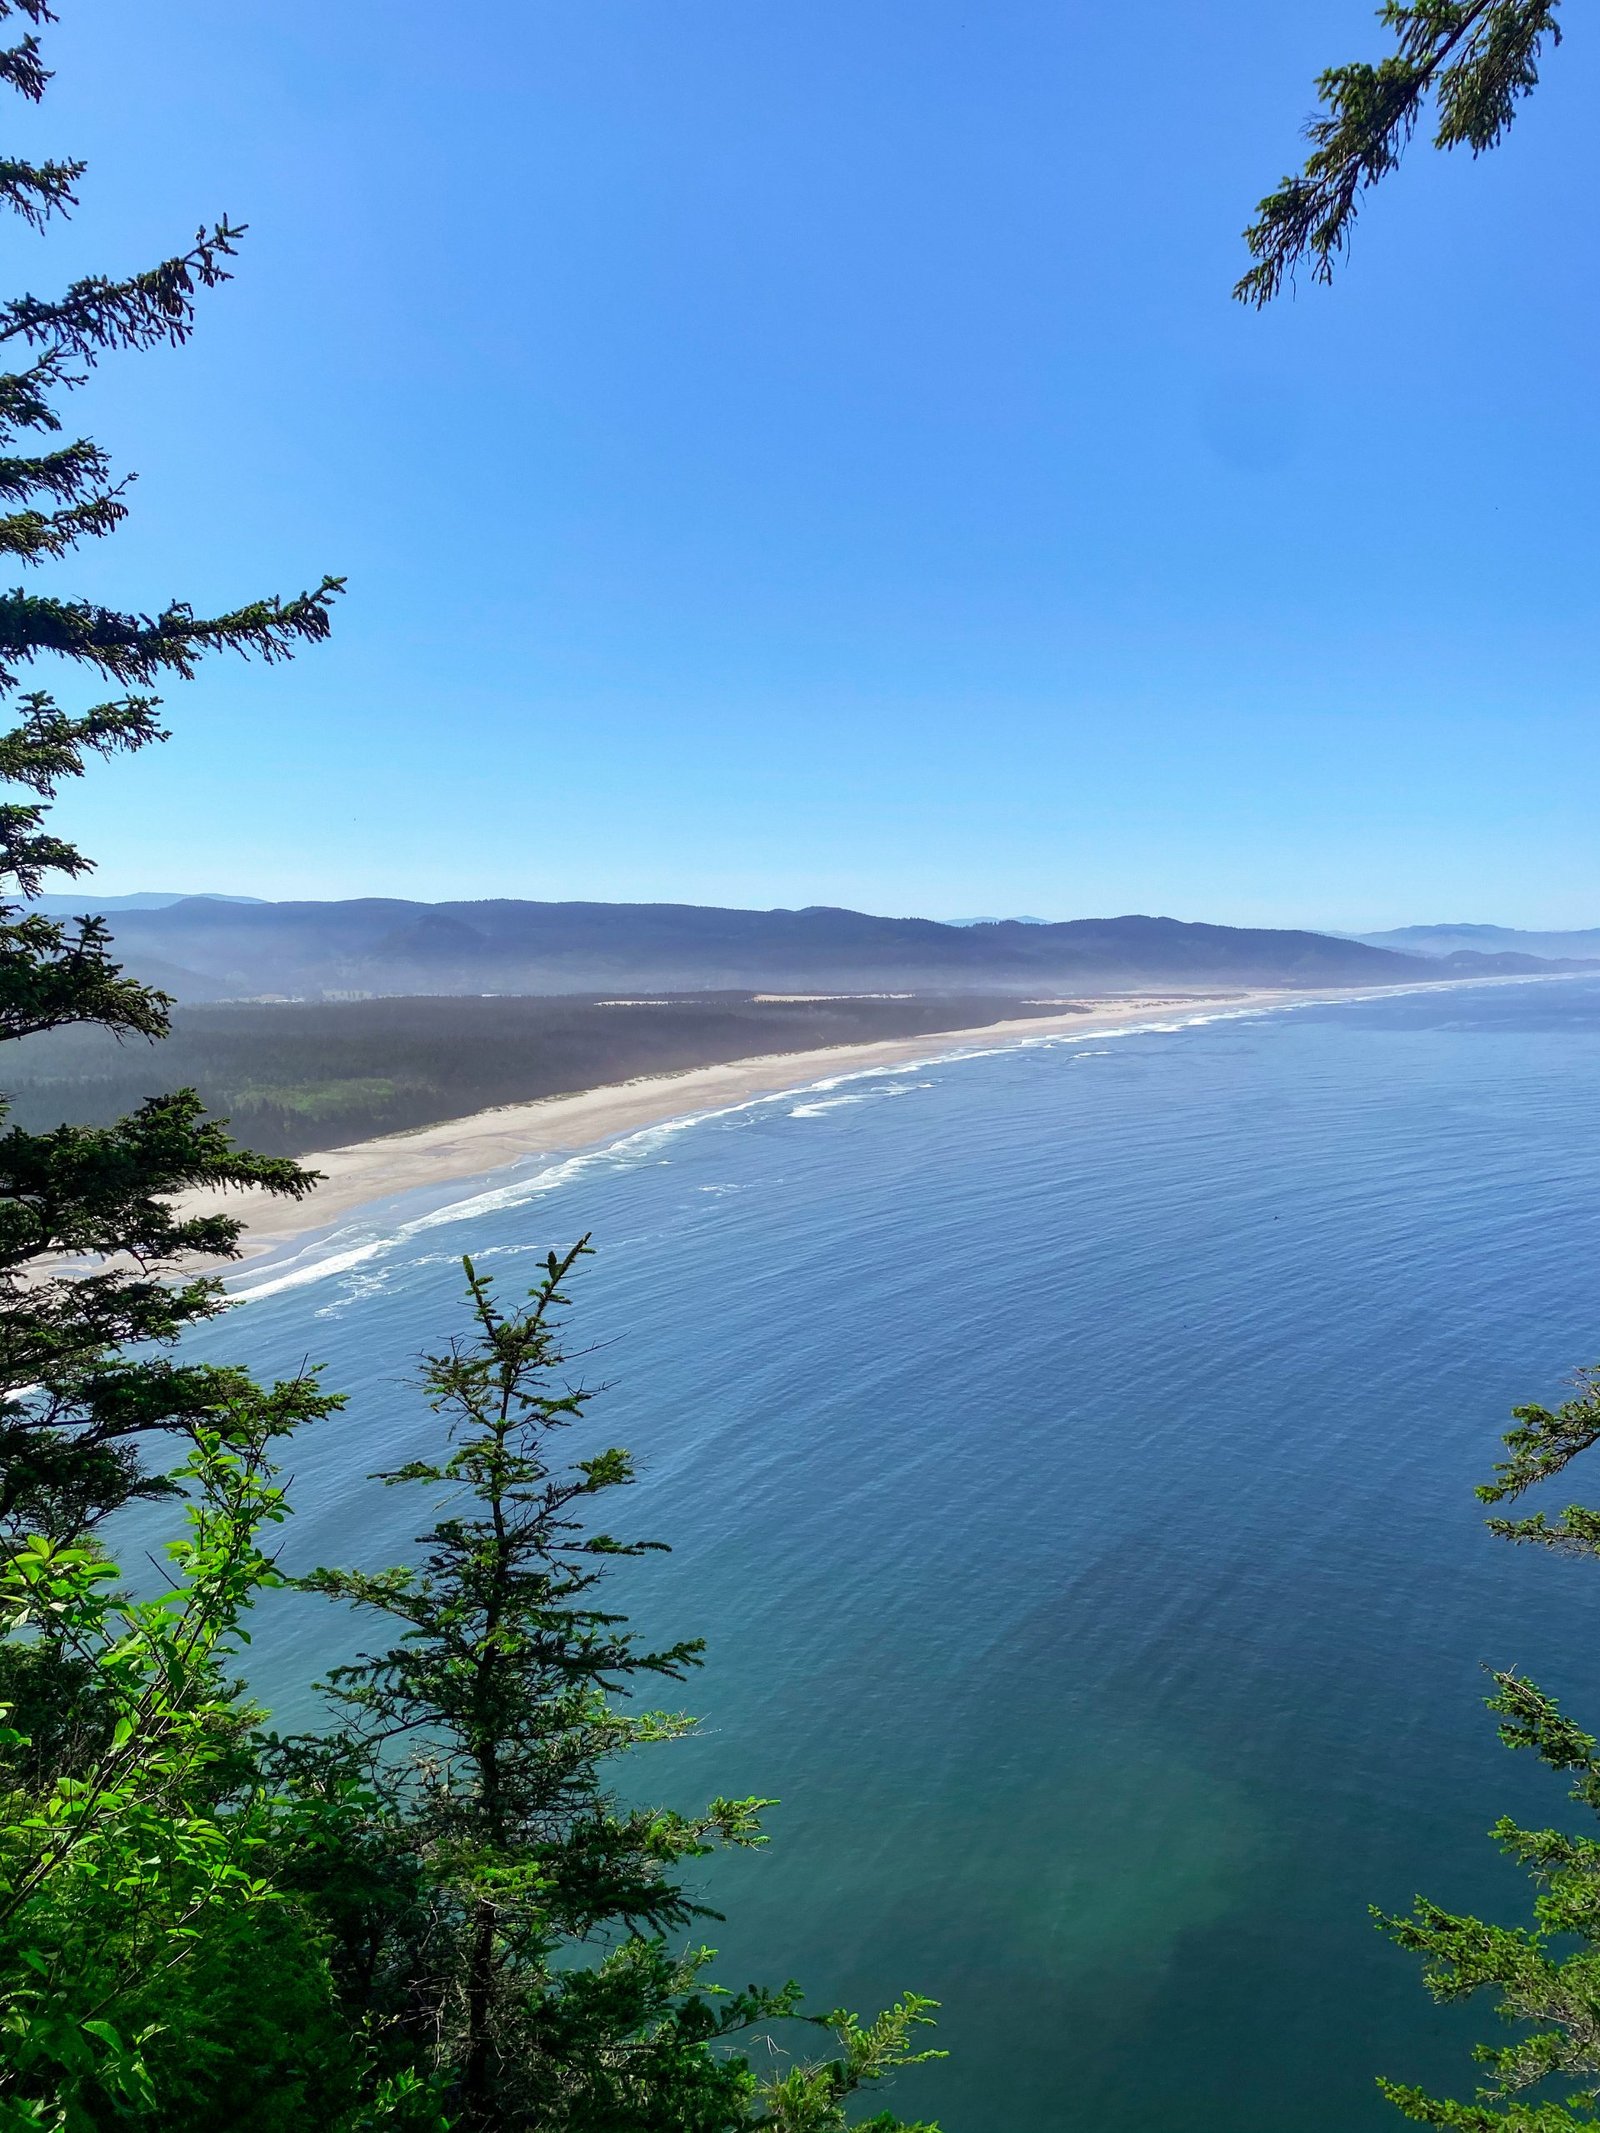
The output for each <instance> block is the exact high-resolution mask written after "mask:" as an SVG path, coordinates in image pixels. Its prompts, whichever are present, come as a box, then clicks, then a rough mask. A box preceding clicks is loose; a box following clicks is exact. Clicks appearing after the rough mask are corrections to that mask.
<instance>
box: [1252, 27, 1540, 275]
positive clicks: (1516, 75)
mask: <svg viewBox="0 0 1600 2133" xmlns="http://www.w3.org/2000/svg"><path fill="white" fill-rule="evenodd" d="M1560 8H1561V0H1412V4H1409V5H1408V4H1404V0H1385V4H1384V6H1382V7H1381V8H1380V9H1379V10H1378V20H1379V21H1380V22H1381V23H1382V24H1383V26H1384V28H1385V29H1387V30H1389V31H1390V32H1391V33H1392V35H1393V40H1394V41H1393V49H1392V50H1391V51H1390V52H1388V53H1387V54H1386V55H1385V57H1384V58H1382V59H1380V60H1378V61H1377V62H1376V63H1374V62H1372V61H1370V60H1356V61H1353V62H1352V63H1351V64H1350V65H1348V66H1342V67H1329V68H1327V69H1326V71H1325V72H1323V73H1322V74H1320V75H1319V76H1318V77H1317V95H1318V99H1319V101H1320V103H1321V106H1322V108H1321V111H1320V112H1319V113H1318V115H1317V116H1316V117H1315V118H1312V119H1311V120H1309V121H1308V123H1307V125H1306V129H1305V131H1306V138H1307V140H1309V142H1310V143H1311V153H1310V155H1309V156H1308V157H1307V159H1306V162H1305V166H1304V168H1303V169H1301V170H1300V171H1297V172H1294V173H1292V174H1291V175H1290V176H1288V177H1286V178H1284V179H1283V180H1282V182H1281V183H1280V184H1279V185H1278V187H1277V189H1276V190H1275V191H1273V192H1270V193H1268V195H1267V196H1266V198H1265V199H1264V200H1263V201H1262V202H1261V204H1260V206H1259V207H1258V209H1257V210H1256V219H1255V221H1254V222H1252V223H1251V224H1250V226H1249V228H1248V229H1247V230H1246V231H1245V233H1244V234H1245V242H1246V244H1247V245H1248V246H1249V247H1250V254H1251V257H1252V258H1253V259H1254V261H1255V265H1254V266H1252V267H1251V268H1250V269H1249V271H1248V272H1247V273H1246V274H1245V275H1244V276H1243V277H1242V278H1241V280H1240V281H1239V282H1238V284H1237V285H1236V287H1235V289H1234V292H1233V293H1234V295H1235V296H1237V297H1239V298H1240V299H1241V301H1243V302H1245V303H1249V304H1255V305H1258V306H1259V305H1262V304H1268V303H1270V302H1271V301H1272V299H1273V298H1274V297H1275V296H1276V295H1277V294H1278V292H1279V291H1280V290H1281V289H1282V287H1283V284H1284V281H1285V279H1286V278H1289V277H1292V276H1293V273H1294V270H1295V268H1296V267H1297V266H1299V265H1300V264H1301V263H1302V262H1309V263H1310V267H1311V272H1312V278H1313V279H1314V280H1316V281H1322V282H1326V281H1331V280H1332V279H1333V269H1334V263H1335V261H1336V260H1337V259H1338V257H1339V255H1340V254H1341V253H1342V252H1344V251H1345V250H1346V249H1347V248H1348V246H1349V243H1350V237H1351V233H1352V231H1353V229H1354V227H1355V221H1356V216H1357V213H1358V211H1359V209H1360V206H1361V196H1362V194H1363V193H1364V192H1365V191H1366V190H1367V188H1368V187H1369V186H1371V185H1375V184H1377V182H1378V180H1379V179H1380V178H1383V177H1386V176H1387V175H1388V173H1389V172H1390V171H1392V170H1394V169H1395V168H1396V167H1397V165H1398V164H1399V161H1400V158H1401V155H1402V154H1403V152H1404V150H1405V148H1406V145H1407V143H1408V142H1409V141H1410V140H1411V138H1412V136H1413V135H1414V134H1415V132H1416V130H1417V128H1418V126H1420V125H1421V124H1423V122H1424V120H1425V119H1426V118H1427V117H1428V115H1429V113H1430V112H1431V114H1432V120H1433V127H1434V133H1433V142H1434V146H1435V147H1436V148H1468V149H1470V150H1471V151H1472V153H1473V155H1474V156H1478V155H1481V154H1482V153H1483V152H1484V150H1485V149H1488V148H1493V147H1494V146H1495V145H1496V143H1497V142H1499V141H1500V140H1502V139H1503V138H1504V136H1505V134H1506V131H1507V129H1508V128H1509V127H1510V125H1511V122H1512V120H1513V119H1514V118H1515V117H1516V115H1517V106H1518V104H1519V103H1520V102H1521V101H1522V99H1523V98H1524V97H1525V96H1528V95H1530V94H1531V93H1532V91H1533V90H1534V89H1535V88H1536V87H1537V85H1538V80H1539V62H1540V60H1541V58H1542V56H1543V54H1544V51H1545V48H1546V47H1547V46H1554V45H1557V44H1559V43H1560V41H1561V26H1560V21H1559V15H1560Z"/></svg>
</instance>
